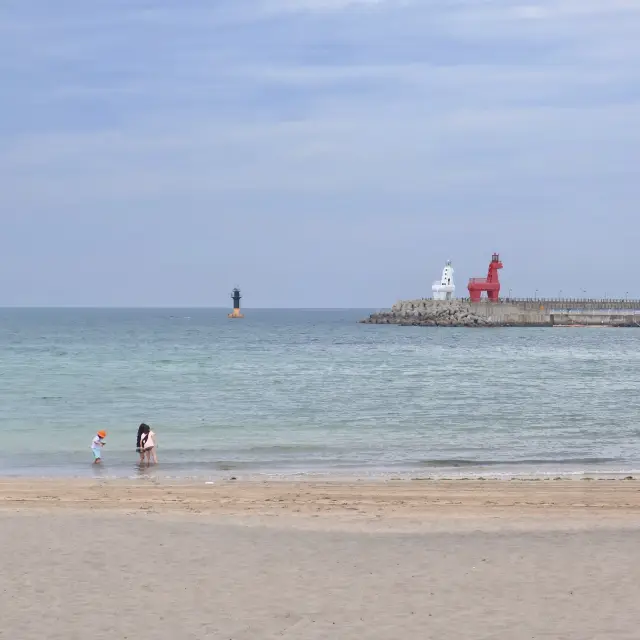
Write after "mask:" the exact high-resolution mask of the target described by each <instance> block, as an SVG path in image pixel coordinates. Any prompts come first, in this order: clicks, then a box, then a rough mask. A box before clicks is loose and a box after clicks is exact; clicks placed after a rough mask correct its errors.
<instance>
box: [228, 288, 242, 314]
mask: <svg viewBox="0 0 640 640" xmlns="http://www.w3.org/2000/svg"><path fill="white" fill-rule="evenodd" d="M231 298H232V299H233V312H232V313H230V314H229V316H228V317H229V318H244V316H243V315H242V313H240V298H242V296H241V295H240V289H238V287H236V288H235V289H234V290H233V293H232V294H231Z"/></svg>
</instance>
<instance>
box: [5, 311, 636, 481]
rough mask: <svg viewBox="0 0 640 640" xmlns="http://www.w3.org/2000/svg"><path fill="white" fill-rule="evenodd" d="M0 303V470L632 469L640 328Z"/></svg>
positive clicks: (488, 472)
mask: <svg viewBox="0 0 640 640" xmlns="http://www.w3.org/2000/svg"><path fill="white" fill-rule="evenodd" d="M226 313H227V311H226V310H217V309H206V310H205V309H201V310H196V309H193V310H184V309H181V310H175V309H174V310H104V309H101V310H97V309H96V310H86V309H82V310H78V309H64V310H62V309H59V310H51V309H46V310H44V309H42V310H37V309H31V310H24V309H22V310H17V309H15V310H13V309H0V475H11V474H22V475H27V474H28V475H74V476H84V475H91V474H92V473H94V470H93V469H92V468H91V465H90V462H91V451H90V449H89V445H90V442H91V438H92V437H93V435H94V434H95V432H96V430H97V429H99V428H105V429H107V430H108V432H109V433H108V438H107V443H108V444H107V446H106V447H105V452H104V456H105V458H104V459H105V464H104V468H103V469H101V470H100V473H102V474H106V475H123V476H133V475H134V474H135V473H136V465H135V461H136V457H137V456H136V453H135V450H134V449H135V434H136V430H137V426H138V424H139V423H140V422H141V421H145V422H148V423H149V424H151V425H152V426H153V427H154V429H155V430H156V431H157V433H158V442H159V448H158V454H159V458H160V465H159V466H158V467H157V468H155V469H154V471H153V473H155V474H157V475H159V476H171V477H174V476H210V477H217V476H224V477H229V476H230V475H235V476H237V477H238V478H241V477H248V476H256V475H261V474H270V475H271V474H273V475H276V476H281V475H285V476H288V475H294V474H325V473H331V474H339V475H353V474H355V475H359V476H370V475H384V474H392V475H408V476H415V475H419V476H434V475H444V476H454V475H469V476H471V475H474V474H480V475H483V476H492V475H499V474H507V475H512V474H517V473H527V474H528V473H545V474H546V473H550V474H556V475H557V474H560V473H568V474H573V473H579V472H583V471H588V472H607V473H609V472H622V473H625V472H634V471H637V470H639V469H640V424H639V416H640V398H639V395H640V394H639V390H640V349H639V347H640V331H636V330H633V329H618V330H612V329H544V328H541V329H495V330H468V329H467V330H465V329H445V328H430V329H429V328H418V327H405V328H403V327H392V326H391V327H390V326H370V325H360V324H357V323H356V320H357V319H359V318H361V317H364V316H365V315H367V314H368V312H367V311H362V310H351V311H345V310H340V311H324V310H323V311H310V310H301V311H281V310H269V311H267V310H255V311H250V310H249V311H246V315H247V317H246V318H245V319H244V320H235V321H234V320H228V319H227V317H226Z"/></svg>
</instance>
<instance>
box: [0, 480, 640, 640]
mask: <svg viewBox="0 0 640 640" xmlns="http://www.w3.org/2000/svg"><path fill="white" fill-rule="evenodd" d="M639 525H640V482H638V481H636V480H607V481H603V480H591V481H587V480H573V481H567V480H562V481H553V480H539V481H500V482H498V481H464V480H457V481H428V480H424V481H396V482H393V481H389V482H375V483H373V482H364V481H363V482H323V483H319V482H306V483H293V482H271V483H262V482H253V483H247V482H231V481H225V482H221V483H216V484H205V483H204V482H198V483H196V482H191V483H187V482H183V483H173V484H170V483H165V482H157V481H153V480H148V481H144V480H143V481H135V482H134V481H125V480H113V481H108V480H104V481H102V480H94V481H72V480H16V479H5V480H1V481H0V549H1V550H2V551H1V553H2V571H1V572H0V589H1V592H2V594H3V597H2V598H1V599H0V620H2V625H0V637H3V638H5V637H6V638H21V639H25V640H26V639H30V638H48V639H50V640H57V639H62V638H64V639H72V638H80V637H85V636H86V635H87V634H89V635H90V636H91V637H92V638H131V639H133V638H136V639H139V638H143V639H144V638H155V639H164V638H167V639H169V638H171V639H173V638H185V639H186V638H194V639H195V638H225V639H233V640H249V639H254V638H255V639H262V638H282V637H286V638H296V639H307V638H309V639H315V638H344V639H347V640H351V639H356V638H372V639H390V640H392V639H395V638H437V639H443V640H448V639H454V638H455V639H459V638H474V639H475V638H477V639H489V638H492V639H493V638H495V639H503V638H504V639H506V640H520V639H523V640H524V639H525V638H526V639H532V638H536V639H537V638H545V639H550V638H553V639H571V640H573V639H575V640H578V639H580V640H587V639H600V638H601V639H602V640H605V639H607V640H610V639H618V638H620V639H622V638H624V639H629V640H631V639H635V638H637V637H638V629H639V628H640V613H639V612H638V610H637V602H638V599H639V598H640V587H639V586H638V585H639V584H640V570H639V569H638V567H637V563H636V562H635V555H636V552H637V549H638V545H639V543H640V533H639V532H640V528H639Z"/></svg>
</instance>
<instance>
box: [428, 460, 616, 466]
mask: <svg viewBox="0 0 640 640" xmlns="http://www.w3.org/2000/svg"><path fill="white" fill-rule="evenodd" d="M611 462H624V461H623V460H621V459H620V458H531V459H528V460H469V459H464V458H462V459H460V458H450V459H433V460H420V461H419V464H420V465H421V466H424V467H496V466H505V467H520V466H531V465H570V464H589V465H592V464H608V463H611Z"/></svg>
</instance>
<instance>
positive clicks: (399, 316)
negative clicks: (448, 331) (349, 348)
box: [360, 299, 514, 327]
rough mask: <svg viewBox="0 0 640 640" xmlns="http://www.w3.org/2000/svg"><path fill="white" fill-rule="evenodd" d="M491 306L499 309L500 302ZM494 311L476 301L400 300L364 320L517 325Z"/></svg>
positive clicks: (431, 324)
mask: <svg viewBox="0 0 640 640" xmlns="http://www.w3.org/2000/svg"><path fill="white" fill-rule="evenodd" d="M491 306H492V307H494V309H495V306H496V305H491ZM495 310H497V309H495ZM492 311H493V309H491V308H489V305H487V304H472V303H470V302H467V301H463V300H431V299H424V300H402V301H400V302H396V304H394V305H393V307H391V310H390V311H378V312H377V313H373V314H371V315H370V316H369V317H368V318H365V319H364V320H361V321H360V322H362V323H364V324H397V325H404V326H417V327H496V326H509V325H512V324H514V322H513V321H511V322H510V321H509V320H508V319H507V318H500V317H495V316H494V315H493V314H492ZM502 315H503V314H498V316H502Z"/></svg>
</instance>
